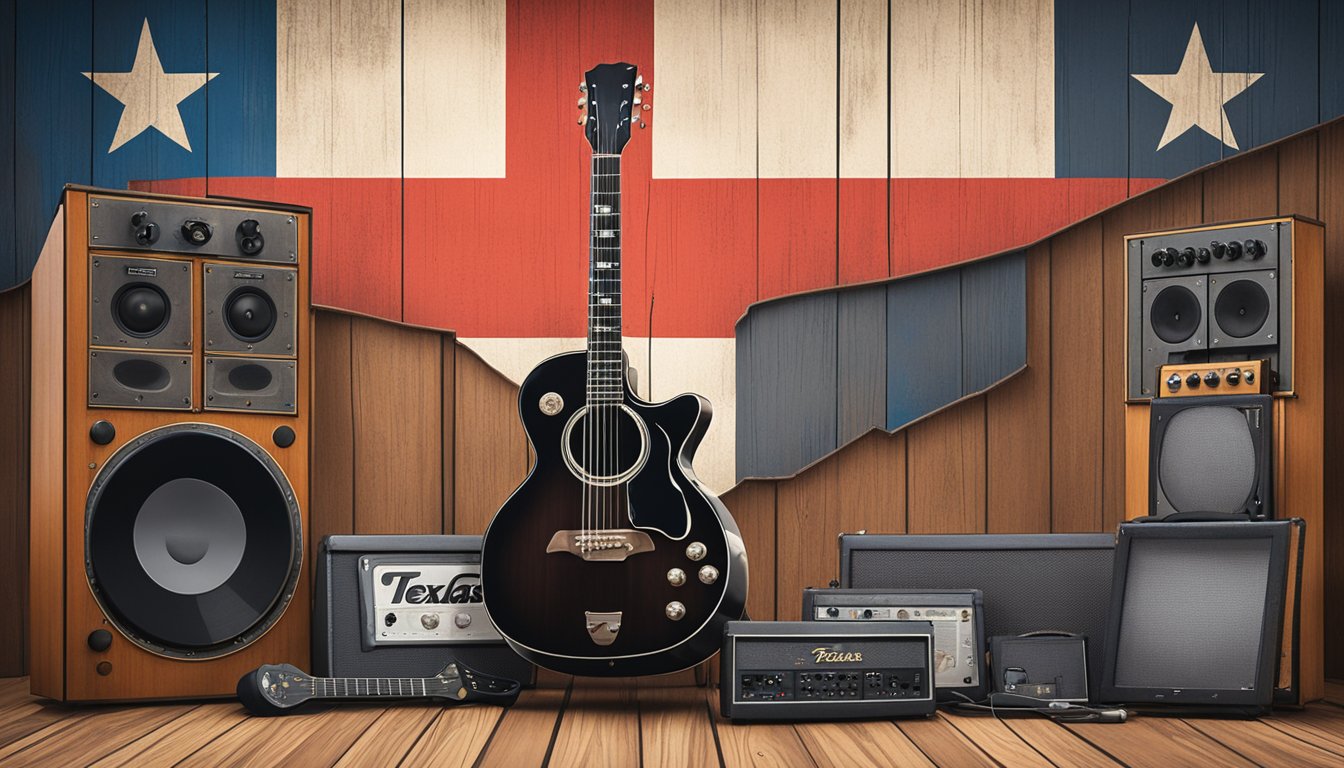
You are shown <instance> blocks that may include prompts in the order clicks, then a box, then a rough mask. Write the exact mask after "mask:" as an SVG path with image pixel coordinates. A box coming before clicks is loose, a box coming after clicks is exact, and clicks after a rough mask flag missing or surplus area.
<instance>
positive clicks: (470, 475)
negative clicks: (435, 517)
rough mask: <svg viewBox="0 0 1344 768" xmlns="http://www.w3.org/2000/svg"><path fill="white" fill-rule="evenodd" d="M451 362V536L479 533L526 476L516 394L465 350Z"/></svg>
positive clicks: (461, 349) (524, 439)
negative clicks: (453, 397) (455, 382)
mask: <svg viewBox="0 0 1344 768" xmlns="http://www.w3.org/2000/svg"><path fill="white" fill-rule="evenodd" d="M455 360H456V363H455V365H454V368H453V375H454V378H455V380H456V381H457V388H456V390H455V393H454V394H455V398H456V399H455V401H454V404H453V411H454V416H453V424H454V436H455V437H454V448H453V452H454V467H455V472H454V476H453V494H454V495H453V500H454V501H453V531H454V532H455V533H484V532H485V528H486V526H487V525H489V523H490V519H491V518H492V517H494V515H495V512H496V511H498V510H499V507H500V505H501V504H503V503H504V500H505V499H507V498H508V497H509V494H511V493H513V490H514V489H515V488H517V487H518V484H519V483H520V482H522V480H523V478H524V477H526V475H527V468H528V454H527V438H526V436H525V435H524V433H523V428H522V424H521V422H519V421H518V405H517V402H518V390H517V388H516V387H515V386H513V385H512V384H511V383H509V382H508V381H507V380H506V379H505V378H504V377H502V376H500V375H499V374H498V373H496V372H495V371H493V370H491V369H490V368H489V367H488V366H486V365H485V364H484V363H482V362H481V360H480V358H478V357H476V356H475V355H474V354H472V353H471V352H470V351H468V350H467V349H466V348H464V347H458V349H457V354H456V356H455Z"/></svg>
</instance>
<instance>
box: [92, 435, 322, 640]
mask: <svg viewBox="0 0 1344 768" xmlns="http://www.w3.org/2000/svg"><path fill="white" fill-rule="evenodd" d="M85 525H86V531H85V561H86V563H87V572H88V578H89V584H90V586H91V587H92V588H93V592H94V596H95V598H96V599H97V600H98V604H99V605H100V606H101V607H102V609H103V612H104V613H105V614H106V615H107V617H108V619H109V620H110V621H112V623H113V624H115V625H116V626H117V627H118V628H119V629H121V630H122V632H123V633H125V634H126V635H127V636H128V637H130V638H131V640H132V641H133V642H135V643H137V644H139V645H141V646H142V647H145V648H147V649H149V650H151V651H153V652H155V653H158V654H161V655H166V656H174V657H189V658H208V657H211V656H222V655H224V654H227V653H232V652H233V651H236V650H238V649H240V648H242V647H244V646H246V645H247V644H248V643H250V642H252V641H253V640H255V639H256V638H258V637H260V636H261V635H262V634H263V633H264V632H265V631H266V630H267V629H268V628H269V627H270V626H271V625H272V624H273V623H275V621H276V620H277V619H279V617H280V615H281V614H282V613H283V612H284V609H285V607H286V606H287V605H288V604H289V600H290V598H291V597H292V596H293V592H294V586H295V584H296V582H297V581H298V578H299V571H300V563H301V559H302V527H301V521H300V517H299V510H298V507H297V505H296V504H295V502H294V493H293V490H292V489H291V487H290V485H289V483H288V481H287V480H286V479H285V476H284V473H283V472H281V470H280V468H279V466H277V465H276V463H275V461H274V460H273V459H272V458H271V457H270V456H269V455H268V454H267V453H266V452H265V451H264V450H263V449H262V448H261V447H259V446H258V445H257V444H256V443H253V442H252V441H251V440H248V439H247V438H246V437H243V436H242V435H240V434H238V433H236V432H233V431H231V430H228V429H224V428H222V427H217V426H214V425H207V424H176V425H172V426H168V427H163V428H160V429H157V430H153V431H151V432H147V433H145V434H144V435H141V436H140V437H138V438H136V439H134V440H132V441H131V442H129V443H127V444H126V446H124V447H123V448H122V449H121V450H119V451H118V452H117V453H116V454H114V455H113V457H112V458H111V459H110V460H109V461H108V462H107V464H106V465H105V466H104V467H103V469H102V471H101V472H100V473H99V475H98V477H97V479H95V481H94V484H93V487H92V489H91V490H90V493H89V497H88V504H87V506H86V509H85Z"/></svg>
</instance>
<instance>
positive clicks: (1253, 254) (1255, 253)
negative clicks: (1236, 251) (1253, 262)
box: [1242, 240, 1265, 259]
mask: <svg viewBox="0 0 1344 768" xmlns="http://www.w3.org/2000/svg"><path fill="white" fill-rule="evenodd" d="M1242 247H1243V248H1244V249H1245V250H1246V256H1247V257H1248V258H1252V259H1259V258H1262V257H1263V256H1264V255H1265V244H1264V243H1263V242H1261V241H1260V240H1247V241H1246V242H1245V243H1242Z"/></svg>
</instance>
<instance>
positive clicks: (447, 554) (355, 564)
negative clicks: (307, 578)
mask: <svg viewBox="0 0 1344 768" xmlns="http://www.w3.org/2000/svg"><path fill="white" fill-rule="evenodd" d="M480 562H481V537H479V536H430V535H424V536H328V537H326V538H325V539H323V540H322V544H321V548H320V550H319V553H318V563H317V584H316V597H315V603H316V605H315V613H314V621H313V674H314V675H318V676H323V677H432V676H433V675H434V674H435V673H437V671H438V670H440V669H442V668H443V666H444V665H445V664H447V663H448V662H449V661H451V660H454V659H456V660H458V661H461V662H463V663H465V664H466V665H467V666H469V667H472V668H474V669H478V670H480V671H481V672H485V673H487V674H491V675H497V676H501V677H507V678H510V679H513V680H521V681H524V682H526V681H529V680H531V679H532V674H533V667H532V665H531V664H529V663H528V662H527V661H525V660H524V659H523V658H522V657H520V656H518V655H517V654H516V653H514V652H513V650H511V649H510V648H509V647H508V646H507V645H506V644H505V643H504V639H503V638H502V637H500V635H499V632H497V631H496V630H495V627H494V625H493V624H491V623H490V618H489V616H488V615H487V614H486V612H485V603H484V601H483V599H482V595H481V575H480V574H481V569H480Z"/></svg>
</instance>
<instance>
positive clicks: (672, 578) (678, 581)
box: [667, 568, 686, 587]
mask: <svg viewBox="0 0 1344 768" xmlns="http://www.w3.org/2000/svg"><path fill="white" fill-rule="evenodd" d="M667 583H668V584H671V585H672V586H674V587H680V586H681V585H682V584H685V583H686V572H685V571H683V570H681V569H680V568H673V569H672V570H670V571H668V572H667Z"/></svg>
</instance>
